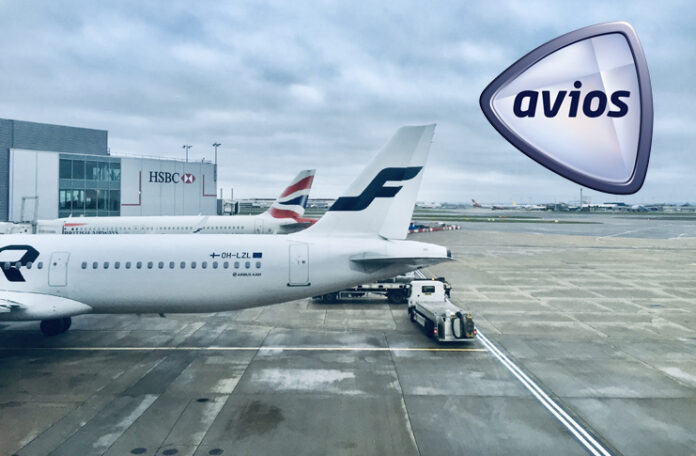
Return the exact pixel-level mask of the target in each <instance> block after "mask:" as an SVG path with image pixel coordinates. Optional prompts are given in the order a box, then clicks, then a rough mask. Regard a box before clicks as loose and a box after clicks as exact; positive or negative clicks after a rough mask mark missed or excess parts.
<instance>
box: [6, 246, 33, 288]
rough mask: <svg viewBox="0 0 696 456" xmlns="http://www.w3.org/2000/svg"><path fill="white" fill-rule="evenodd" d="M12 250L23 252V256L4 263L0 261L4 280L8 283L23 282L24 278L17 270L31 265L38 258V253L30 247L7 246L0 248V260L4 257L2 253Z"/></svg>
mask: <svg viewBox="0 0 696 456" xmlns="http://www.w3.org/2000/svg"><path fill="white" fill-rule="evenodd" d="M12 250H18V251H24V255H22V257H21V258H19V259H18V260H10V261H4V260H1V259H0V268H1V269H2V272H3V273H5V278H6V279H7V280H9V281H10V282H25V280H24V276H23V275H22V273H21V272H19V268H20V267H21V266H26V265H27V264H29V263H33V262H34V261H35V260H36V258H38V256H39V251H38V250H36V249H35V248H34V247H32V246H30V245H7V246H5V247H2V248H0V258H2V257H5V256H6V255H2V252H6V251H12Z"/></svg>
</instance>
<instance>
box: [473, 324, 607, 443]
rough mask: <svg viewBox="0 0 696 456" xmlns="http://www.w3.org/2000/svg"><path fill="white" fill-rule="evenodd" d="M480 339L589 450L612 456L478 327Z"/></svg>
mask: <svg viewBox="0 0 696 456" xmlns="http://www.w3.org/2000/svg"><path fill="white" fill-rule="evenodd" d="M477 330H478V334H477V336H478V339H479V340H480V341H481V343H482V344H483V345H484V347H486V348H487V349H488V350H489V351H490V352H491V353H492V354H493V356H495V357H496V358H498V360H499V361H500V362H501V363H502V364H503V365H504V366H505V367H506V368H507V370H509V371H510V372H511V373H512V375H514V376H515V377H516V378H517V380H519V381H520V383H522V385H524V387H525V388H527V390H529V392H530V393H532V395H533V396H534V397H535V398H536V399H537V400H538V401H539V402H541V405H543V406H544V407H545V408H546V409H547V410H548V411H549V412H551V414H552V415H553V416H554V417H555V418H556V419H557V420H558V421H560V422H561V424H562V425H563V426H565V428H566V429H568V431H569V432H570V433H571V434H573V435H574V436H575V438H576V439H577V440H578V441H579V442H580V443H581V444H582V445H583V446H584V447H585V448H587V450H588V451H589V452H590V453H592V454H593V455H595V456H600V455H601V456H611V453H610V452H609V450H607V449H606V448H604V446H602V444H601V443H599V442H598V441H597V440H596V439H595V438H594V437H592V436H591V435H590V434H589V433H588V432H587V431H586V430H585V428H583V427H582V426H581V425H580V424H579V423H578V422H577V421H575V420H574V419H573V418H571V417H570V415H568V413H567V412H566V411H565V410H563V408H561V406H560V405H558V404H557V403H556V401H554V400H553V399H551V398H550V397H549V395H548V394H546V392H545V391H544V390H543V389H541V388H540V387H539V385H537V384H536V383H535V382H534V381H533V380H532V379H531V378H529V377H528V376H527V374H525V373H524V371H522V369H520V368H519V367H517V365H515V364H514V363H513V362H512V361H510V359H509V358H508V357H507V356H505V355H504V354H503V352H501V351H500V350H499V349H498V347H496V346H495V345H493V343H492V342H491V341H489V340H488V338H487V337H486V336H484V335H483V333H482V332H481V330H480V329H478V328H477Z"/></svg>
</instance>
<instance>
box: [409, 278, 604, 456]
mask: <svg viewBox="0 0 696 456" xmlns="http://www.w3.org/2000/svg"><path fill="white" fill-rule="evenodd" d="M416 275H417V276H418V277H420V278H421V279H425V278H426V276H425V274H423V272H421V271H416ZM476 332H477V338H478V340H479V341H481V343H482V344H483V346H484V347H486V348H487V349H488V351H489V352H491V354H493V356H495V357H496V358H497V359H498V361H500V362H501V363H502V364H503V366H505V368H506V369H507V370H509V371H510V373H512V375H514V376H515V378H517V380H519V381H520V383H522V385H524V387H525V388H527V390H528V391H529V392H530V393H532V395H533V396H534V397H535V398H536V399H537V400H538V401H539V402H541V405H543V406H544V407H545V408H546V409H547V410H548V411H549V412H551V414H552V415H553V416H554V417H555V418H556V419H557V420H558V421H560V423H561V424H562V425H563V426H564V427H565V428H566V429H568V431H569V432H570V433H571V434H573V436H574V437H575V438H576V439H577V440H578V441H579V442H580V443H581V444H582V445H583V446H584V447H585V448H586V449H587V450H588V451H589V452H590V453H592V454H593V455H595V456H611V453H610V452H609V450H607V449H606V448H604V446H602V444H601V443H599V442H598V441H597V440H596V439H595V438H594V437H592V436H591V435H590V433H589V432H587V431H586V430H585V428H583V427H582V426H581V425H580V424H579V423H578V422H577V421H575V420H574V419H573V418H571V417H570V415H568V413H567V412H566V411H565V410H563V408H561V406H560V405H558V404H557V403H556V401H554V400H553V399H551V398H550V397H549V395H548V394H546V392H545V391H544V390H543V389H541V387H539V385H537V384H536V383H535V382H534V380H532V379H531V378H529V376H528V375H527V374H525V373H524V371H523V370H522V369H520V368H519V367H517V365H516V364H515V363H513V362H512V361H511V360H510V358H508V357H507V356H505V354H504V353H503V352H501V351H500V350H499V349H498V347H496V346H495V345H494V344H493V342H491V341H490V340H488V338H487V337H486V336H485V335H484V334H483V333H482V332H481V329H479V328H476Z"/></svg>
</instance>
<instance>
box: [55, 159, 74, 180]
mask: <svg viewBox="0 0 696 456" xmlns="http://www.w3.org/2000/svg"><path fill="white" fill-rule="evenodd" d="M58 177H59V178H60V179H72V160H68V159H66V158H61V159H60V164H59V165H58Z"/></svg>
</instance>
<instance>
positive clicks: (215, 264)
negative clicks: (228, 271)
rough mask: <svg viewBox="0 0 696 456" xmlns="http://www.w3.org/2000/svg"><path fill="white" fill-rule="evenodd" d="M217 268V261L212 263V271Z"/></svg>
mask: <svg viewBox="0 0 696 456" xmlns="http://www.w3.org/2000/svg"><path fill="white" fill-rule="evenodd" d="M217 268H218V262H217V261H213V269H217Z"/></svg>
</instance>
